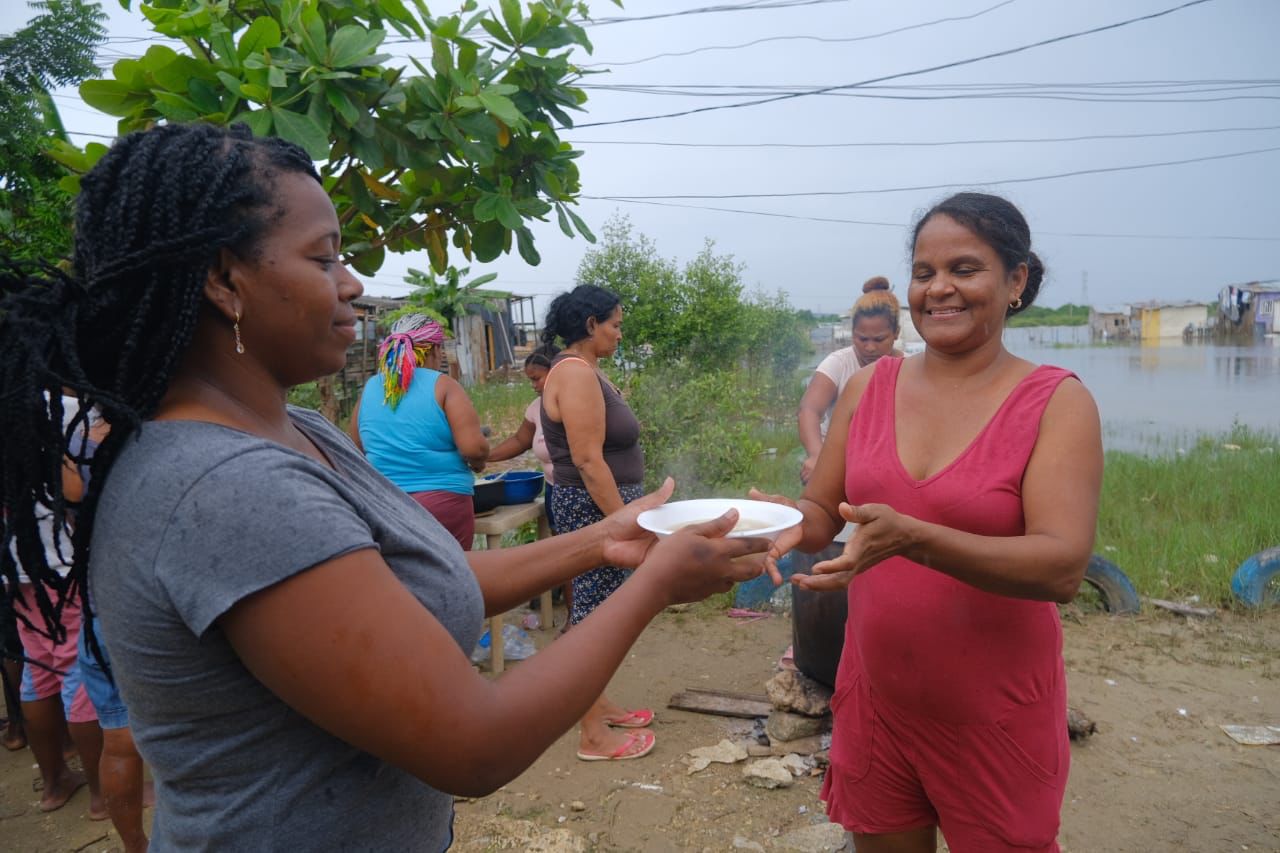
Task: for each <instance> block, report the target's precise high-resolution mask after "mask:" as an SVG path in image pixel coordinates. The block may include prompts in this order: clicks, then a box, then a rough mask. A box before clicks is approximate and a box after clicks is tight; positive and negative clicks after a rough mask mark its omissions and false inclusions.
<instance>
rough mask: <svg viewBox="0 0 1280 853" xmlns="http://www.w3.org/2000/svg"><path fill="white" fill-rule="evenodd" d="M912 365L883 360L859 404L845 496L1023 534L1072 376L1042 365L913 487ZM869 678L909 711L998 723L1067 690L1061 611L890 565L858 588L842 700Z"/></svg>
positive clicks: (964, 525)
mask: <svg viewBox="0 0 1280 853" xmlns="http://www.w3.org/2000/svg"><path fill="white" fill-rule="evenodd" d="M902 364H903V361H902V360H901V359H895V358H882V359H880V360H879V361H877V362H876V366H875V374H874V375H873V376H872V378H871V381H870V382H869V383H868V385H867V388H866V390H865V392H864V393H863V395H862V399H861V400H860V401H859V403H858V409H857V411H856V412H855V413H854V417H853V421H852V423H851V424H850V425H849V440H848V444H847V447H846V451H845V494H846V499H847V500H848V501H849V503H851V504H864V503H882V504H887V505H889V506H891V507H893V508H894V509H895V510H897V511H898V512H900V513H904V514H906V515H910V516H913V517H915V518H919V519H921V520H923V521H929V522H934V523H937V524H942V525H945V526H947V527H951V528H955V529H957V530H963V531H966V532H969V533H976V534H979V535H982V536H1020V535H1022V534H1023V532H1024V531H1025V522H1024V519H1023V515H1022V477H1023V473H1024V472H1025V470H1026V467H1027V461H1028V459H1029V458H1030V457H1031V451H1032V449H1033V448H1034V447H1035V444H1036V439H1037V437H1038V436H1039V432H1040V417H1041V415H1042V414H1043V413H1044V409H1045V406H1046V405H1047V404H1048V402H1049V398H1050V397H1051V396H1052V395H1053V392H1054V391H1055V390H1056V389H1057V387H1058V384H1059V383H1060V382H1062V380H1063V379H1065V378H1067V377H1069V376H1072V375H1073V374H1071V373H1070V372H1068V371H1066V370H1063V369H1061V368H1057V367H1049V366H1040V367H1037V368H1036V369H1035V370H1033V371H1032V372H1031V373H1030V374H1029V375H1028V376H1026V377H1025V378H1024V379H1023V380H1022V381H1021V382H1020V383H1018V385H1017V386H1016V387H1015V388H1014V390H1013V391H1012V392H1011V393H1010V394H1009V396H1008V398H1007V399H1006V400H1005V401H1004V403H1003V404H1001V406H1000V408H999V409H998V410H997V411H996V414H995V416H994V417H992V419H991V420H990V422H988V424H987V425H986V426H985V427H984V428H983V429H982V431H981V432H980V433H979V434H978V436H977V438H975V439H974V440H973V443H972V444H970V445H969V447H968V448H966V449H965V450H964V451H963V452H961V454H960V455H959V456H958V457H957V458H956V459H955V460H954V461H953V462H951V464H949V465H947V467H945V468H943V469H942V470H941V471H939V472H938V473H936V474H934V475H933V476H932V477H929V478H928V479H925V480H914V479H912V477H911V475H910V474H908V473H907V471H906V469H905V468H904V467H903V466H902V462H901V461H900V458H899V456H898V445H897V437H896V433H895V428H894V424H895V420H896V417H895V408H896V407H895V402H894V392H895V390H896V388H897V384H898V373H899V370H900V369H901V367H902ZM858 676H861V677H862V678H864V679H865V680H866V683H867V685H868V686H869V687H870V689H871V691H872V692H873V693H875V694H876V695H877V697H879V698H880V699H883V700H886V701H888V702H890V703H892V704H894V705H896V706H898V707H900V708H902V709H903V710H905V711H910V712H914V713H919V714H923V715H926V716H929V717H931V718H934V719H938V720H943V721H946V722H951V723H960V724H963V723H987V722H991V721H993V720H996V719H999V718H1000V717H1001V716H1002V714H1003V713H1004V712H1005V711H1006V710H1008V709H1009V708H1010V707H1011V706H1012V705H1022V704H1026V703H1029V702H1033V701H1036V700H1038V699H1042V698H1045V697H1046V696H1048V695H1049V694H1051V693H1053V692H1055V691H1062V690H1065V679H1064V677H1063V672H1062V626H1061V623H1060V622H1059V621H1058V610H1057V607H1056V606H1055V605H1054V604H1053V603H1052V602H1041V601H1026V600H1020V599H1014V598H1007V597H1005V596H1000V595H995V594H993V593H989V592H983V591H982V590H979V589H976V588H974V587H972V586H969V585H968V584H965V583H961V582H960V581H958V580H955V579H954V578H952V577H950V576H949V575H945V574H942V573H941V572H935V571H933V570H932V569H928V568H925V567H924V566H922V565H920V564H919V563H913V562H911V561H910V560H907V559H905V558H903V557H893V558H890V559H888V560H885V561H884V562H883V563H880V564H879V565H877V566H875V567H874V568H872V569H871V570H870V571H867V572H864V573H863V574H861V575H859V576H858V577H857V578H855V579H854V581H853V583H852V584H850V586H849V620H848V623H847V624H846V626H845V643H844V653H843V656H842V658H841V661H840V672H839V675H838V677H837V679H836V680H837V684H836V689H837V692H840V690H841V688H847V687H849V686H851V685H852V684H853V682H854V681H855V680H856V679H857V677H858Z"/></svg>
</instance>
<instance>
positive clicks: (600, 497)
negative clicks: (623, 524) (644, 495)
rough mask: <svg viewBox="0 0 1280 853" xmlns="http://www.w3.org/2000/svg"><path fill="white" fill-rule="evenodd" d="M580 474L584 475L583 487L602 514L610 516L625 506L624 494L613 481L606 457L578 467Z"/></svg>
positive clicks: (589, 461) (588, 461) (586, 462)
mask: <svg viewBox="0 0 1280 853" xmlns="http://www.w3.org/2000/svg"><path fill="white" fill-rule="evenodd" d="M578 473H579V474H580V475H582V485H583V486H585V487H586V489H587V493H588V494H589V495H591V500H593V501H595V504H596V506H597V507H599V508H600V512H602V513H604V514H605V515H609V514H610V513H612V512H617V511H618V510H620V509H622V507H623V506H625V505H626V504H625V502H624V501H623V500H622V493H621V492H619V491H618V483H617V481H616V480H614V479H613V472H612V471H610V470H609V466H608V464H606V463H605V461H604V457H600V458H598V459H589V460H587V461H585V462H583V463H582V464H580V465H578Z"/></svg>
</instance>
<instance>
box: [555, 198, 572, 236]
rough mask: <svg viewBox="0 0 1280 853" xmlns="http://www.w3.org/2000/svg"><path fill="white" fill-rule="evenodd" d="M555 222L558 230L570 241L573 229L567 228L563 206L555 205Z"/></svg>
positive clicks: (566, 218) (567, 219) (567, 221)
mask: <svg viewBox="0 0 1280 853" xmlns="http://www.w3.org/2000/svg"><path fill="white" fill-rule="evenodd" d="M556 220H557V221H558V222H559V223H560V230H561V231H563V232H564V236H566V237H568V238H570V239H572V238H573V229H572V228H571V227H570V226H569V217H567V216H565V215H564V205H562V204H557V205H556Z"/></svg>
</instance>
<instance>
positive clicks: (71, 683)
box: [13, 584, 98, 723]
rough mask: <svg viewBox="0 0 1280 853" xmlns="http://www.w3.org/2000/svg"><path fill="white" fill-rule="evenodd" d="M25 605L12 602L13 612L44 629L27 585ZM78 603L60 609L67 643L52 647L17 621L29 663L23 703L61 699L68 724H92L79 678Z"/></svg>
mask: <svg viewBox="0 0 1280 853" xmlns="http://www.w3.org/2000/svg"><path fill="white" fill-rule="evenodd" d="M22 594H23V599H24V601H25V602H26V603H25V604H23V603H19V602H17V601H14V603H13V609H14V610H15V611H17V612H18V613H21V614H22V615H23V616H25V617H27V619H29V620H31V621H32V622H33V623H35V624H36V625H41V626H42V625H44V621H43V620H44V617H43V616H41V615H40V612H39V611H38V610H36V609H35V607H34V606H33V605H34V604H35V590H34V588H32V586H31V585H30V584H23V586H22ZM81 621H82V620H81V616H80V603H79V602H78V601H75V600H74V599H73V600H69V601H67V602H66V604H64V605H63V607H62V625H63V627H64V628H66V629H67V639H66V640H65V641H63V642H62V643H58V644H56V645H55V644H54V642H53V640H51V639H49V638H48V637H47V636H45V635H44V634H43V633H41V632H39V631H33V630H32V629H31V628H28V627H27V625H26V623H24V622H23V621H22V620H21V619H19V620H18V636H20V637H21V638H22V649H23V652H24V654H26V656H27V658H28V660H30V661H32V662H31V663H28V664H27V665H26V666H24V667H23V668H22V691H21V692H22V696H21V698H22V701H23V702H39V701H41V700H44V699H48V698H49V697H51V696H58V695H61V697H62V713H63V714H64V715H65V716H66V718H67V720H68V722H72V723H92V722H93V721H94V720H96V719H98V714H97V712H96V711H94V709H93V703H92V702H90V701H89V694H88V692H87V691H86V690H85V687H84V683H83V681H82V680H81V678H80V658H79V652H80V644H79V640H80V623H81Z"/></svg>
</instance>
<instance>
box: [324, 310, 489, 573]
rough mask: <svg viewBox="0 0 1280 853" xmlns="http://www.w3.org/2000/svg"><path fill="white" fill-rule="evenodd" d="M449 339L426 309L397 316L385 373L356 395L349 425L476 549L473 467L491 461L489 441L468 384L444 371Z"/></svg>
mask: <svg viewBox="0 0 1280 853" xmlns="http://www.w3.org/2000/svg"><path fill="white" fill-rule="evenodd" d="M443 343H444V330H443V329H441V328H440V324H439V323H436V322H435V321H434V320H431V319H429V318H427V317H426V316H425V315H423V314H409V315H407V316H404V317H401V318H400V319H399V320H397V321H396V322H395V323H394V324H393V325H392V327H391V334H389V335H387V337H386V338H385V339H384V340H383V341H382V343H381V344H380V345H379V347H378V362H379V363H378V373H377V375H375V376H371V377H369V381H368V382H367V383H365V386H364V393H362V394H361V395H360V399H359V400H357V401H356V408H355V411H353V412H352V413H351V426H350V428H349V432H350V434H351V438H352V439H353V440H354V441H355V443H356V446H357V447H359V448H360V449H361V450H363V451H364V453H365V456H367V457H368V458H369V461H370V462H371V463H372V464H373V467H374V468H376V469H378V471H379V473H381V474H382V475H383V476H384V477H386V478H387V479H388V480H390V481H391V482H393V483H395V484H396V485H397V486H399V487H400V488H401V489H403V490H404V491H406V492H408V493H409V495H410V496H411V497H412V498H413V499H414V500H415V501H417V502H418V503H419V504H421V505H422V507H423V508H424V509H426V510H427V512H429V513H431V514H432V515H434V516H435V517H436V520H437V521H439V522H440V523H441V524H442V525H444V527H445V528H446V529H447V530H448V531H449V532H450V533H452V534H453V536H454V538H455V539H457V540H458V544H460V545H461V546H462V547H463V549H464V550H470V549H471V537H472V536H473V535H474V534H475V527H476V517H475V512H474V510H473V508H472V503H471V495H472V493H473V492H474V491H475V485H474V484H475V477H474V476H473V475H472V472H473V471H481V470H483V469H484V463H485V461H486V460H487V459H488V458H489V442H488V441H487V440H486V439H485V437H484V435H483V434H482V433H481V431H480V416H479V415H478V414H476V409H475V406H473V405H472V404H471V398H470V397H468V396H467V392H466V390H465V389H464V388H463V387H462V386H461V385H459V384H458V383H457V382H455V381H454V380H453V379H452V378H450V377H448V376H445V375H444V374H442V373H441V372H440V346H441V345H442V344H443ZM419 367H425V368H427V369H426V370H421V371H419V370H416V368H419Z"/></svg>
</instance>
